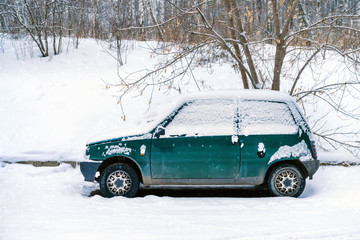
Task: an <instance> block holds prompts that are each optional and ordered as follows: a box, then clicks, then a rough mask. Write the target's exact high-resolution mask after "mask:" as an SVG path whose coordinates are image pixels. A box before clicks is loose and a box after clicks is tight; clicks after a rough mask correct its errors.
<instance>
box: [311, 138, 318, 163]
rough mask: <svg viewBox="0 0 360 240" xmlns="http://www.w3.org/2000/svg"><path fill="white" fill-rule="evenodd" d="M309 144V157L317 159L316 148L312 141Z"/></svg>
mask: <svg viewBox="0 0 360 240" xmlns="http://www.w3.org/2000/svg"><path fill="white" fill-rule="evenodd" d="M310 143H311V155H312V157H313V158H314V159H317V152H316V146H315V142H314V141H310Z"/></svg>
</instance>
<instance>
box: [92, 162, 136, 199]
mask: <svg viewBox="0 0 360 240" xmlns="http://www.w3.org/2000/svg"><path fill="white" fill-rule="evenodd" d="M99 183H100V190H101V193H102V194H103V195H104V196H105V197H115V196H124V197H129V198H131V197H134V196H135V195H136V193H137V191H138V189H139V177H138V176H137V174H136V172H135V171H134V169H133V168H132V167H130V166H129V165H127V164H124V163H115V164H112V165H110V166H108V167H107V168H106V169H105V170H104V171H103V172H102V174H101V176H100V182H99Z"/></svg>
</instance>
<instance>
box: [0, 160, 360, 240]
mask: <svg viewBox="0 0 360 240" xmlns="http://www.w3.org/2000/svg"><path fill="white" fill-rule="evenodd" d="M359 170H360V167H348V168H346V167H340V166H338V167H320V169H319V171H318V173H317V174H316V175H315V178H314V180H312V181H307V186H306V189H305V191H304V193H303V194H302V196H301V197H300V198H298V199H295V198H279V197H276V198H274V197H268V196H267V195H266V194H263V193H261V192H259V191H258V190H254V189H252V188H238V187H235V188H228V187H227V188H225V189H219V188H211V190H206V189H205V188H203V187H202V188H191V189H188V190H186V189H185V190H174V188H169V189H159V188H150V189H145V190H142V191H140V193H139V194H140V197H136V198H134V199H127V198H122V197H118V198H112V199H107V198H103V197H101V196H99V195H97V194H95V195H94V196H92V197H89V195H90V193H91V192H92V191H94V190H96V189H97V188H98V186H96V185H95V184H92V183H86V182H84V181H83V178H82V176H81V174H80V171H79V168H76V169H73V168H72V167H70V166H69V165H67V164H63V165H60V166H59V167H53V168H52V167H41V168H36V167H33V166H30V165H20V164H4V163H3V164H2V165H0V189H1V191H0V239H1V240H15V239H36V240H42V239H44V240H48V239H54V240H55V239H61V240H63V239H76V240H81V239H86V240H91V239H120V238H121V239H156V240H160V239H166V240H168V239H196V240H201V239H223V240H224V239H232V240H235V239H360V222H359V221H358V216H359V214H360V205H359V204H358V201H357V199H359V198H360V185H359V184H358V183H359V182H360V175H359V174H358V172H359ZM223 196H226V197H223Z"/></svg>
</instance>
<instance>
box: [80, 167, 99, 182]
mask: <svg viewBox="0 0 360 240" xmlns="http://www.w3.org/2000/svg"><path fill="white" fill-rule="evenodd" d="M100 164H101V162H80V171H81V173H82V175H83V176H84V180H85V181H88V182H93V181H94V180H95V174H96V172H97V170H98V168H99V166H100Z"/></svg>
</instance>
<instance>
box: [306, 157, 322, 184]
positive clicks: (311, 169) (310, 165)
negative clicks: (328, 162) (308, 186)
mask: <svg viewBox="0 0 360 240" xmlns="http://www.w3.org/2000/svg"><path fill="white" fill-rule="evenodd" d="M303 164H304V166H305V168H306V170H307V172H308V174H309V178H310V179H312V178H313V176H314V174H315V173H316V171H317V170H318V169H319V167H320V161H319V160H311V161H305V162H303Z"/></svg>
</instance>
